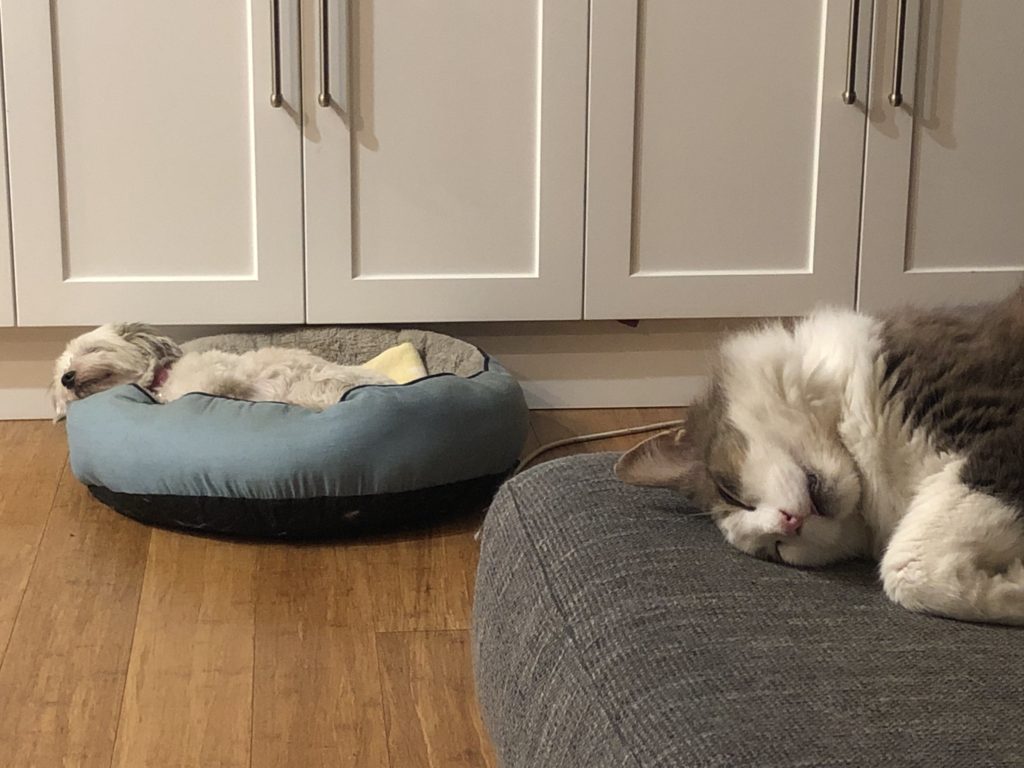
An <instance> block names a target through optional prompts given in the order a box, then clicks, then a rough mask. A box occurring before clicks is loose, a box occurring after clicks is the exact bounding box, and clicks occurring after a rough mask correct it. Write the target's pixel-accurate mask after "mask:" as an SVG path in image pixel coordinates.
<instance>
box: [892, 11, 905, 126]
mask: <svg viewBox="0 0 1024 768" xmlns="http://www.w3.org/2000/svg"><path fill="white" fill-rule="evenodd" d="M906 39H907V0H900V4H899V6H897V9H896V50H895V51H894V52H893V62H892V93H890V94H889V103H890V104H892V105H893V106H894V107H898V106H899V105H900V104H902V103H903V48H904V44H905V42H906Z"/></svg>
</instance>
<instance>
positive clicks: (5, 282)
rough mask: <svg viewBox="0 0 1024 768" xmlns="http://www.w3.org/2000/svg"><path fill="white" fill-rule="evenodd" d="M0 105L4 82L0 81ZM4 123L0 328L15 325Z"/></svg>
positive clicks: (0, 144)
mask: <svg viewBox="0 0 1024 768" xmlns="http://www.w3.org/2000/svg"><path fill="white" fill-rule="evenodd" d="M0 104H3V82H2V80H0ZM5 133H6V132H5V130H4V121H3V120H0V326H5V325H14V274H13V272H12V270H11V266H12V264H11V229H10V226H11V222H10V218H9V215H8V211H9V210H10V209H9V208H8V198H7V184H6V183H5V180H6V179H7V153H6V152H4V151H3V148H4V146H6V143H5V141H6V138H5Z"/></svg>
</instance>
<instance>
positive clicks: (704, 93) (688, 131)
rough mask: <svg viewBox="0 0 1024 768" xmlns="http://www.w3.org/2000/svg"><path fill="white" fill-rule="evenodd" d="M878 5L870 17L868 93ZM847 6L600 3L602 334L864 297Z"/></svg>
mask: <svg viewBox="0 0 1024 768" xmlns="http://www.w3.org/2000/svg"><path fill="white" fill-rule="evenodd" d="M870 6H871V3H870V1H869V0H863V1H862V2H860V3H859V7H860V14H859V17H858V19H857V21H858V26H857V31H858V46H857V48H858V50H857V53H858V54H859V57H858V59H857V61H858V62H860V67H855V70H854V72H855V74H856V75H857V80H856V88H857V89H858V90H859V89H861V88H863V87H864V84H865V83H866V77H864V70H865V66H864V65H865V64H866V58H867V53H868V44H869V40H868V32H869V29H870V16H871V7H870ZM852 23H853V19H852V13H851V2H850V0H841V1H839V0H829V1H828V2H822V1H821V0H798V1H797V0H794V1H793V2H786V3H765V2H762V0H736V1H735V2H728V3H723V2H718V3H712V2H706V0H594V3H593V17H592V25H593V26H592V28H593V39H592V46H591V56H592V58H591V72H590V151H589V159H588V166H589V167H588V187H587V190H588V194H587V249H586V253H587V256H586V302H585V313H586V317H588V318H638V317H707V316H755V315H789V314H797V313H802V312H805V311H807V310H809V309H811V308H812V307H813V306H814V305H815V304H819V303H830V304H833V305H845V306H850V305H852V303H853V298H854V284H855V280H854V277H855V270H856V257H857V224H858V215H859V201H860V179H861V163H862V159H863V146H864V127H865V115H864V104H863V101H862V100H861V99H860V98H859V97H858V98H857V100H856V101H855V103H853V104H849V105H848V104H846V103H844V100H843V93H844V91H845V89H846V77H847V63H848V55H847V54H848V49H849V45H848V42H849V39H850V31H851V25H852Z"/></svg>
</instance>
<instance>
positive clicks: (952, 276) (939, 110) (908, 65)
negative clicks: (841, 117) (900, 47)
mask: <svg viewBox="0 0 1024 768" xmlns="http://www.w3.org/2000/svg"><path fill="white" fill-rule="evenodd" d="M898 6H899V2H898V0H878V3H877V7H878V10H877V12H876V23H875V38H876V40H877V42H876V44H875V46H874V52H873V57H874V62H873V64H872V76H871V80H872V83H871V99H870V102H871V110H870V114H869V128H868V139H867V156H866V159H865V176H864V230H863V235H862V245H861V248H862V253H861V274H860V306H861V308H863V309H867V310H878V309H883V308H886V307H890V306H893V305H898V304H903V303H906V302H912V303H915V304H920V305H928V304H940V303H961V302H973V301H979V300H989V299H996V298H1000V297H1002V296H1005V295H1006V294H1008V293H1009V292H1010V291H1012V290H1013V288H1014V286H1015V285H1016V284H1018V283H1019V282H1020V280H1021V278H1022V277H1024V131H1022V130H1021V125H1024V89H1022V88H1021V83H1022V82H1024V37H1022V30H1024V3H1021V2H1020V0H987V2H984V3H975V2H961V1H960V0H941V2H940V1H939V0H925V1H924V2H919V1H918V0H910V2H908V3H907V18H906V27H905V50H904V53H903V88H902V92H903V103H902V104H901V105H900V106H898V107H894V106H892V105H891V104H890V102H889V95H890V93H892V89H893V73H894V62H895V56H894V50H895V45H894V44H895V40H896V34H897V28H898V27H897V10H898Z"/></svg>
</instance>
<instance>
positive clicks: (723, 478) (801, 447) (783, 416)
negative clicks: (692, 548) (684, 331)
mask: <svg viewBox="0 0 1024 768" xmlns="http://www.w3.org/2000/svg"><path fill="white" fill-rule="evenodd" d="M732 394H733V393H731V392H730V389H729V382H728V381H723V380H722V379H719V380H717V381H716V382H715V384H714V386H713V388H712V390H711V394H710V395H709V396H708V397H707V398H706V399H705V400H704V401H703V402H700V403H698V404H696V405H694V406H692V407H691V408H690V409H689V411H688V413H687V418H686V427H685V428H684V429H681V430H677V431H672V432H664V433H662V434H660V435H656V436H655V437H653V438H651V439H650V440H647V441H646V442H644V443H641V444H640V445H639V446H637V447H636V448H634V449H633V450H632V451H630V452H629V453H627V454H626V455H625V456H623V457H622V459H620V461H619V463H618V464H617V465H616V474H617V475H618V476H619V477H620V478H621V479H623V480H625V481H626V482H630V483H633V484H637V485H654V486H661V487H668V488H674V489H676V490H678V491H680V492H681V493H683V494H685V495H686V496H689V497H690V498H691V499H693V500H694V501H695V502H696V503H697V504H698V505H700V506H701V507H702V508H703V509H704V510H706V511H708V512H709V513H710V514H711V517H712V519H713V520H714V521H715V523H716V524H717V525H718V527H719V529H720V530H721V531H722V533H723V535H724V536H725V538H726V540H727V541H728V542H729V543H730V544H732V545H733V546H734V547H736V548H737V549H739V550H742V551H743V552H746V553H747V554H750V555H753V556H755V557H760V558H764V559H769V560H776V561H779V562H783V563H786V564H789V565H797V566H819V565H826V564H828V563H833V562H837V561H839V560H845V559H850V558H853V557H857V556H860V555H864V554H866V553H867V546H868V534H867V527H866V525H865V523H864V520H863V518H862V517H861V516H860V514H859V511H858V508H859V502H860V497H861V481H860V477H859V475H858V473H857V470H856V466H855V464H854V462H853V459H852V458H851V457H850V456H849V454H848V453H847V452H846V450H845V449H844V448H843V447H842V444H841V443H840V441H839V439H838V436H837V435H836V434H835V432H834V430H833V429H831V428H830V427H829V425H828V424H827V423H823V421H827V419H825V420H823V419H822V416H823V414H822V413H820V412H816V411H815V408H814V407H808V408H807V409H806V410H804V409H800V408H793V407H791V406H792V404H790V406H788V407H787V406H786V405H785V404H783V403H772V398H771V394H770V393H769V394H768V395H767V396H766V402H764V403H762V404H761V405H760V406H758V407H756V408H754V409H753V412H754V413H755V414H756V418H747V417H746V416H745V415H744V410H743V409H742V408H737V407H736V403H735V402H733V401H732V400H731V397H730V396H731V395H732ZM749 395H750V393H749V392H744V393H742V394H741V395H739V399H742V398H743V397H748V398H749Z"/></svg>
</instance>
